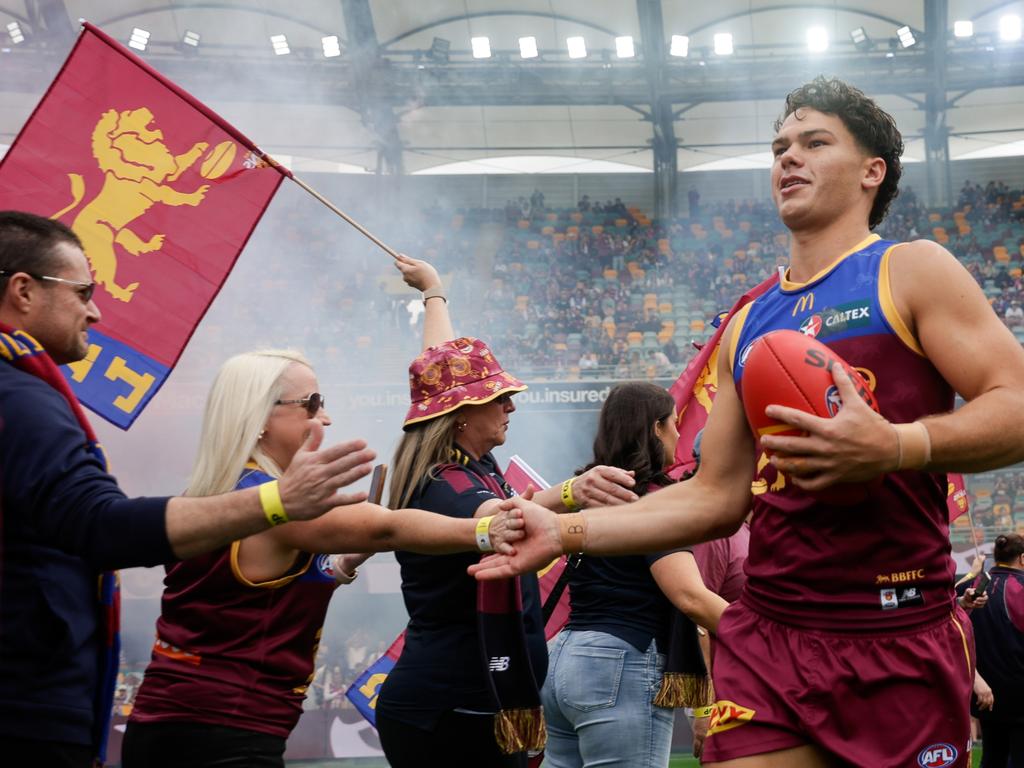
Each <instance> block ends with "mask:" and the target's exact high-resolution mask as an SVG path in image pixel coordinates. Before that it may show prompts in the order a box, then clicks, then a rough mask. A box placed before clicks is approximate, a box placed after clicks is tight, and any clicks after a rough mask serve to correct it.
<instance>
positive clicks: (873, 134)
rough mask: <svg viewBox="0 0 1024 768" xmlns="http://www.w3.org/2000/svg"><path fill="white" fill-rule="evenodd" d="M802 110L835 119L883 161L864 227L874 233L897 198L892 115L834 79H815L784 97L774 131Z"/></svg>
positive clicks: (899, 150)
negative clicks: (782, 106) (784, 107)
mask: <svg viewBox="0 0 1024 768" xmlns="http://www.w3.org/2000/svg"><path fill="white" fill-rule="evenodd" d="M802 107H809V108H810V109H816V110H817V111H819V112H824V113H825V114H827V115H835V116H836V117H838V118H839V119H840V120H842V121H843V125H845V126H846V129H847V130H848V131H849V132H850V133H851V134H852V135H853V138H854V139H856V141H857V143H858V144H860V146H861V147H862V148H863V149H864V150H865V151H867V152H868V153H869V154H870V155H871V156H872V157H880V158H882V159H883V160H884V161H885V178H884V179H883V180H882V183H881V185H879V187H878V193H877V194H876V195H875V202H874V204H873V205H872V206H871V215H870V216H869V217H868V226H869V227H870V228H871V229H874V228H875V227H877V226H878V225H879V224H881V223H882V220H883V219H884V218H885V214H886V213H887V212H888V210H889V204H890V203H892V201H893V200H895V199H896V195H898V194H899V192H900V191H899V183H900V176H902V175H903V165H902V164H901V163H900V155H902V154H903V137H902V136H901V135H900V132H899V129H898V128H897V127H896V121H895V120H893V118H892V115H890V114H889V113H888V112H886V111H885V110H883V109H882V108H881V107H879V106H878V105H877V104H876V103H875V102H874V101H872V100H871V99H869V98H868V97H867V96H865V95H864V93H863V92H862V91H859V90H857V89H856V88H854V87H853V86H852V85H847V84H846V83H844V82H843V81H842V80H838V79H836V78H831V79H829V78H825V77H823V76H820V75H819V76H818V77H816V78H815V79H814V80H812V81H811V82H809V83H807V84H806V85H803V86H801V87H800V88H797V89H796V90H795V91H793V92H792V93H790V94H789V95H788V96H787V97H786V109H785V112H784V113H783V115H782V117H780V118H779V119H778V120H776V121H775V130H776V132H778V130H779V129H780V128H781V127H782V123H783V122H784V121H785V119H786V118H787V117H789V116H790V115H791V114H793V113H794V112H796V111H797V110H798V109H800V108H802Z"/></svg>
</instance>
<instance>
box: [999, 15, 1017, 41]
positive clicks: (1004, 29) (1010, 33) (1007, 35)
mask: <svg viewBox="0 0 1024 768" xmlns="http://www.w3.org/2000/svg"><path fill="white" fill-rule="evenodd" d="M1020 33H1021V27H1020V16H1017V15H1016V14H1010V15H1009V16H1002V17H1000V19H999V39H1000V40H1002V41H1004V42H1007V43H1012V42H1016V41H1017V40H1020Z"/></svg>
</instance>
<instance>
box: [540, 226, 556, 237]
mask: <svg viewBox="0 0 1024 768" xmlns="http://www.w3.org/2000/svg"><path fill="white" fill-rule="evenodd" d="M540 233H541V234H542V235H553V234H555V228H554V227H552V226H551V225H550V224H548V225H547V226H546V227H542V228H541V230H540Z"/></svg>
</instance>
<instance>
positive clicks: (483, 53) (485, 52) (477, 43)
mask: <svg viewBox="0 0 1024 768" xmlns="http://www.w3.org/2000/svg"><path fill="white" fill-rule="evenodd" d="M469 44H470V45H471V46H472V47H473V58H474V59H489V58H491V40H490V38H488V37H472V38H470V40H469Z"/></svg>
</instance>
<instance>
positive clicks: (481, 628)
mask: <svg viewBox="0 0 1024 768" xmlns="http://www.w3.org/2000/svg"><path fill="white" fill-rule="evenodd" d="M453 458H455V459H456V461H460V460H461V459H464V458H465V456H464V455H463V454H461V452H460V451H459V450H458V449H456V450H455V451H454V455H453ZM445 466H447V465H442V466H441V467H439V468H437V469H436V470H435V472H438V473H439V472H440V470H442V469H444V468H445ZM451 466H459V468H460V469H463V470H468V471H470V472H472V473H473V474H475V475H476V476H477V478H479V480H480V482H481V483H483V484H484V486H485V487H486V488H487V489H488V490H490V491H491V492H492V493H493V494H494V495H495V496H497V497H498V498H499V499H508V498H511V497H512V496H514V495H515V492H514V491H513V490H512V489H511V488H510V487H509V485H508V483H506V482H505V479H504V478H502V477H501V476H500V475H496V474H489V473H488V474H484V473H481V472H477V471H476V470H475V469H474V468H472V467H470V466H469V463H468V462H467V461H460V464H458V465H451ZM476 620H477V631H478V632H479V634H480V649H481V659H480V663H481V664H483V665H484V672H485V677H486V678H487V681H488V684H489V687H490V689H491V694H492V696H493V697H494V700H495V701H496V702H497V704H498V713H497V714H496V715H495V716H494V739H495V741H496V742H497V744H498V747H499V748H500V749H501V750H502V752H504V753H505V754H509V755H511V754H515V753H516V752H524V751H537V750H540V749H543V748H544V743H545V741H547V730H546V728H545V724H544V713H543V711H542V709H541V704H540V693H539V691H538V690H537V684H536V682H535V679H534V675H533V665H532V664H531V663H530V654H529V652H528V650H527V644H526V630H525V628H524V626H523V592H522V587H521V584H520V581H519V577H518V576H516V577H513V578H511V579H496V580H494V581H479V582H477V588H476Z"/></svg>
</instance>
